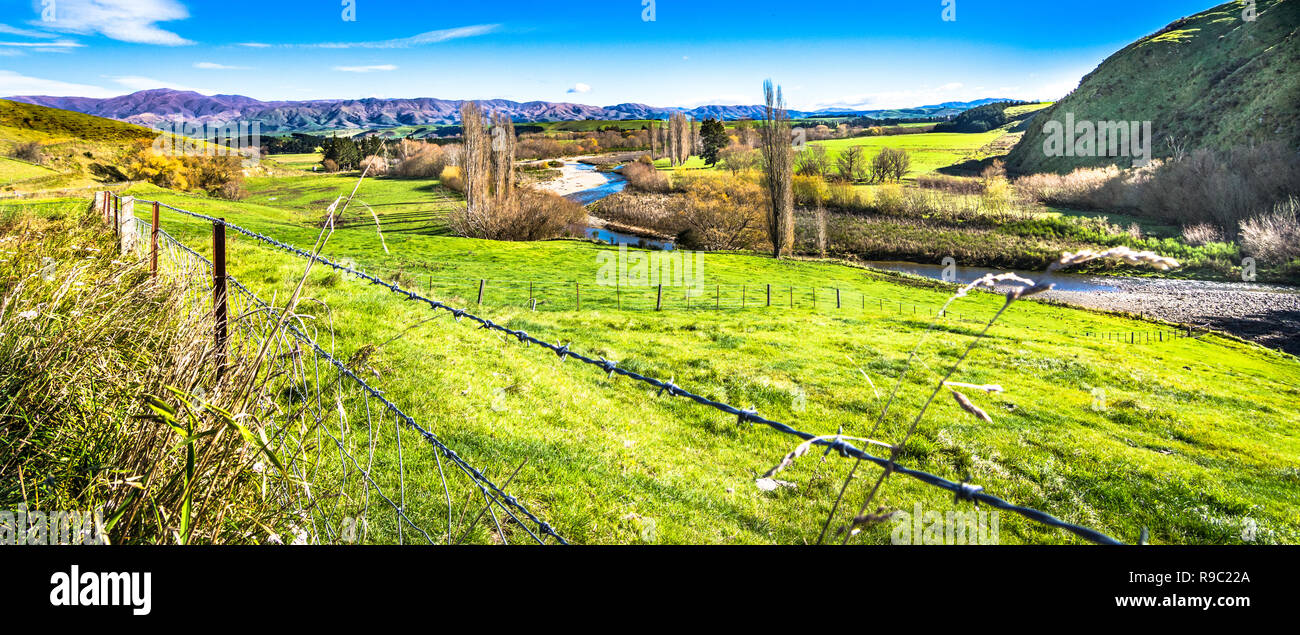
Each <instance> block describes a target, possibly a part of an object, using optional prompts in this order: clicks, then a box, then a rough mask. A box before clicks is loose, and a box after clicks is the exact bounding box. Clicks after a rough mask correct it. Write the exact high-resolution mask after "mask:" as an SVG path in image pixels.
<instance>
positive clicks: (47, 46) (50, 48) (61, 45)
mask: <svg viewBox="0 0 1300 635" xmlns="http://www.w3.org/2000/svg"><path fill="white" fill-rule="evenodd" d="M83 46H85V45H84V44H80V43H78V42H74V41H73V40H51V41H49V42H0V49H4V48H7V49H9V50H27V51H36V52H37V53H62V52H66V51H67V50H68V49H74V48H81V47H83Z"/></svg>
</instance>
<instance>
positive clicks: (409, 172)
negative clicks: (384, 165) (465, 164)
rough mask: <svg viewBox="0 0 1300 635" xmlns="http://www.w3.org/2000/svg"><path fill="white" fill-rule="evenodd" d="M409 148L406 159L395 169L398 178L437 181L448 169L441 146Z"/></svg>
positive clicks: (425, 145)
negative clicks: (444, 170) (446, 168)
mask: <svg viewBox="0 0 1300 635" xmlns="http://www.w3.org/2000/svg"><path fill="white" fill-rule="evenodd" d="M422 146H423V147H419V148H409V149H408V151H407V152H406V153H405V157H404V158H403V159H402V160H401V162H400V163H398V164H397V166H396V168H394V169H393V173H394V174H396V175H397V176H400V177H402V178H407V179H436V178H438V177H440V176H441V175H442V170H443V168H445V167H447V156H446V153H445V152H444V151H443V149H442V147H441V146H438V145H436V144H432V143H425V144H422Z"/></svg>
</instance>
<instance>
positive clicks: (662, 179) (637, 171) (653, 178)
mask: <svg viewBox="0 0 1300 635" xmlns="http://www.w3.org/2000/svg"><path fill="white" fill-rule="evenodd" d="M623 176H624V178H626V179H627V184H628V185H630V186H632V188H633V189H637V190H641V191H643V192H667V191H668V190H670V189H671V184H670V183H669V181H668V177H666V176H664V175H663V174H662V173H661V172H659V170H656V169H655V168H654V167H653V166H652V165H646V164H645V163H640V162H636V163H629V164H627V165H625V166H623Z"/></svg>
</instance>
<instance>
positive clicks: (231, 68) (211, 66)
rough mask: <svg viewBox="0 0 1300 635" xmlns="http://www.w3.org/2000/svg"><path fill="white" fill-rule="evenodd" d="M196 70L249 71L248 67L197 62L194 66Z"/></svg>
mask: <svg viewBox="0 0 1300 635" xmlns="http://www.w3.org/2000/svg"><path fill="white" fill-rule="evenodd" d="M194 68H198V69H202V70H205V71H246V70H248V67H247V66H227V65H225V64H217V63H215V62H196V63H195V64H194Z"/></svg>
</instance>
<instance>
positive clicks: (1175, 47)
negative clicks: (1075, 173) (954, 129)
mask: <svg viewBox="0 0 1300 635" xmlns="http://www.w3.org/2000/svg"><path fill="white" fill-rule="evenodd" d="M1242 11H1243V7H1242V5H1241V3H1239V2H1229V3H1226V4H1222V5H1219V6H1217V7H1214V8H1213V9H1209V10H1207V11H1203V12H1201V13H1198V14H1196V15H1193V16H1190V17H1186V18H1183V19H1181V20H1178V21H1176V22H1174V23H1173V24H1170V25H1169V26H1167V27H1165V28H1164V29H1161V30H1160V31H1159V32H1157V33H1155V34H1152V35H1150V36H1148V37H1145V38H1143V39H1141V40H1138V41H1137V42H1134V43H1133V44H1131V45H1129V46H1127V47H1125V48H1124V49H1123V50H1121V51H1119V52H1118V53H1115V54H1114V55H1112V56H1110V57H1109V58H1108V59H1106V61H1104V62H1102V64H1101V65H1100V66H1098V67H1097V69H1096V70H1094V71H1093V72H1092V73H1089V74H1088V75H1087V76H1085V77H1084V78H1083V80H1082V81H1081V82H1080V83H1079V87H1078V88H1077V89H1076V90H1075V91H1074V92H1072V93H1071V94H1070V95H1069V96H1067V97H1066V98H1064V99H1062V100H1061V101H1059V102H1057V104H1056V105H1055V106H1053V107H1052V108H1050V109H1048V110H1044V111H1043V112H1041V113H1039V114H1038V116H1036V117H1034V120H1033V121H1032V122H1031V123H1030V125H1029V129H1028V131H1027V132H1026V134H1025V136H1024V138H1023V139H1022V140H1021V142H1020V144H1019V145H1017V146H1016V148H1015V149H1014V150H1013V151H1012V152H1011V154H1010V156H1009V157H1008V160H1007V167H1008V168H1009V169H1011V170H1013V171H1015V172H1020V173H1031V172H1068V171H1070V170H1072V169H1074V168H1076V167H1094V166H1100V165H1107V164H1111V163H1117V164H1119V165H1120V167H1128V166H1129V165H1130V160H1129V159H1128V158H1127V157H1119V158H1115V157H1049V156H1046V155H1045V154H1044V152H1043V142H1044V140H1045V139H1046V138H1047V137H1046V135H1044V134H1043V126H1044V124H1045V123H1046V122H1048V121H1053V120H1055V121H1061V122H1064V120H1065V115H1066V113H1073V114H1074V118H1075V120H1076V121H1083V120H1090V121H1150V122H1152V136H1153V141H1152V143H1151V150H1152V154H1153V155H1154V156H1156V157H1161V156H1168V155H1169V154H1170V153H1171V152H1170V146H1169V140H1170V139H1175V140H1177V143H1178V144H1179V145H1181V146H1182V147H1184V148H1186V149H1195V148H1202V147H1208V148H1220V149H1226V148H1230V147H1233V146H1240V145H1246V144H1248V143H1252V142H1254V143H1261V142H1265V141H1281V142H1283V143H1286V144H1287V145H1288V147H1292V148H1300V73H1296V72H1295V70H1294V69H1295V68H1297V67H1300V34H1298V32H1300V31H1298V30H1300V0H1259V1H1258V3H1257V17H1256V19H1255V21H1253V22H1247V21H1245V20H1243V18H1242V15H1243V14H1242Z"/></svg>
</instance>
